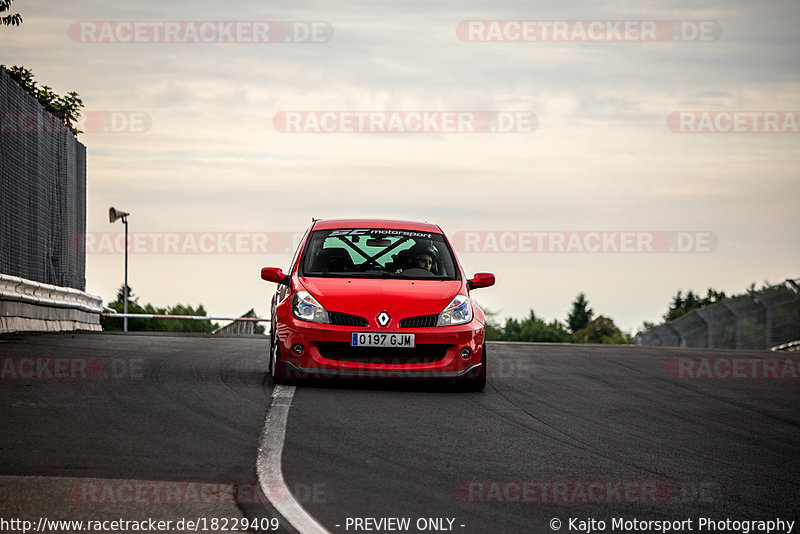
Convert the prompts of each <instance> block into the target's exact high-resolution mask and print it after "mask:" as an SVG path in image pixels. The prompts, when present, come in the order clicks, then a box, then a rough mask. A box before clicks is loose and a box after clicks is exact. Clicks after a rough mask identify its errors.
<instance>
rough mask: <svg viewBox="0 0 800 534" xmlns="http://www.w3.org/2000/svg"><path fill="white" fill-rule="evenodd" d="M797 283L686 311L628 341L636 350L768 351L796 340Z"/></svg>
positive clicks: (799, 333)
mask: <svg viewBox="0 0 800 534" xmlns="http://www.w3.org/2000/svg"><path fill="white" fill-rule="evenodd" d="M798 281H800V280H786V282H784V283H783V284H779V285H775V286H771V287H767V288H763V289H760V290H757V291H749V292H748V294H747V295H741V296H737V297H732V298H728V299H723V300H721V301H719V302H716V303H714V304H711V305H709V306H703V307H701V308H698V309H696V310H692V311H690V312H689V313H686V314H685V315H682V316H681V317H678V318H677V319H674V320H672V321H667V322H666V323H664V324H661V325H657V326H654V327H651V328H648V329H647V330H644V331H642V332H639V333H638V334H636V336H635V337H634V343H636V344H637V345H659V346H667V347H696V348H725V349H769V348H771V347H775V346H778V345H781V344H787V343H790V342H792V341H797V340H800V293H799V292H798V289H799V288H800V284H798Z"/></svg>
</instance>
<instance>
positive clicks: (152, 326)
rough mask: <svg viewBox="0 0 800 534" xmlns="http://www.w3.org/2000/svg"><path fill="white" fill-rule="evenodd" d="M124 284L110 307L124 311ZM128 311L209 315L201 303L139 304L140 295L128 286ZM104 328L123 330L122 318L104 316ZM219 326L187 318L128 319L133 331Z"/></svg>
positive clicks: (188, 329) (207, 329) (203, 328)
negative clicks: (195, 306) (156, 305)
mask: <svg viewBox="0 0 800 534" xmlns="http://www.w3.org/2000/svg"><path fill="white" fill-rule="evenodd" d="M123 291H124V284H123V285H121V286H120V288H119V290H117V300H115V301H114V302H110V303H109V304H108V307H109V308H111V309H113V310H114V311H116V312H117V313H122V310H123V308H124V303H123V298H124V297H123ZM128 313H143V314H151V315H199V316H205V315H207V313H206V310H205V308H204V307H203V305H202V304H200V305H199V306H198V307H197V308H193V307H191V306H184V305H183V304H176V305H175V306H167V307H166V308H157V307H155V306H153V305H152V304H145V305H144V306H141V305H140V304H139V299H138V297H134V296H133V291H131V288H130V286H128ZM100 324H101V325H102V326H103V330H116V331H119V330H122V320H120V319H116V318H113V317H103V318H102V319H101V321H100ZM217 328H219V324H217V323H212V322H211V321H210V320H209V321H202V320H197V321H196V320H185V319H128V330H129V331H131V332H212V331H214V330H216V329H217Z"/></svg>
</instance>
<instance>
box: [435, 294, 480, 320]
mask: <svg viewBox="0 0 800 534" xmlns="http://www.w3.org/2000/svg"><path fill="white" fill-rule="evenodd" d="M471 320H472V301H471V300H470V298H469V297H468V296H466V295H456V296H455V297H454V298H453V300H451V301H450V304H448V305H447V307H446V308H445V309H444V310H442V313H440V314H439V320H438V321H437V322H436V326H452V325H456V324H464V323H468V322H470V321H471Z"/></svg>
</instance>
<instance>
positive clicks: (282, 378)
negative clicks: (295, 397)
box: [267, 335, 287, 384]
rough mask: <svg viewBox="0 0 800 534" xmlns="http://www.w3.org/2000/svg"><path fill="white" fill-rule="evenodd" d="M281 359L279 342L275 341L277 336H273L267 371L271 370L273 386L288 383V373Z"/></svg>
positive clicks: (271, 337)
mask: <svg viewBox="0 0 800 534" xmlns="http://www.w3.org/2000/svg"><path fill="white" fill-rule="evenodd" d="M280 357H281V355H280V347H279V345H278V342H277V340H276V339H275V336H274V335H271V336H270V343H269V363H268V364H267V369H268V370H269V376H270V377H272V383H273V384H285V383H286V382H287V380H286V371H285V369H284V366H283V365H281V363H280Z"/></svg>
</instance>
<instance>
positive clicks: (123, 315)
mask: <svg viewBox="0 0 800 534" xmlns="http://www.w3.org/2000/svg"><path fill="white" fill-rule="evenodd" d="M101 315H102V316H103V317H116V318H119V319H124V318H126V317H127V318H128V319H185V320H191V321H252V322H254V323H268V322H270V320H269V319H263V318H261V317H209V316H206V315H156V314H150V313H103V314H101Z"/></svg>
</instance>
